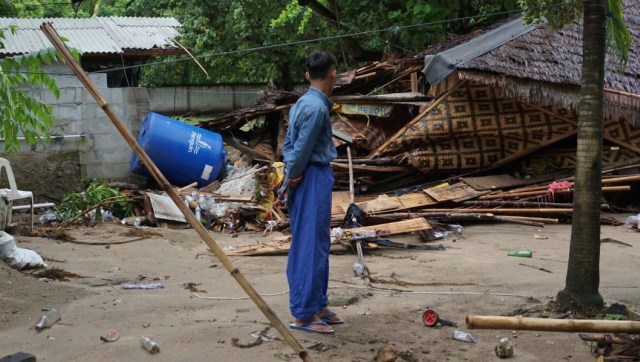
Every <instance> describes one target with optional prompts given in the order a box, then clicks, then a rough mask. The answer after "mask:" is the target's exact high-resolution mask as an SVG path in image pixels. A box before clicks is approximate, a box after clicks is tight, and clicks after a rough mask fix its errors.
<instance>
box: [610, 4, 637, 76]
mask: <svg viewBox="0 0 640 362" xmlns="http://www.w3.org/2000/svg"><path fill="white" fill-rule="evenodd" d="M607 6H608V10H609V16H608V17H607V42H608V46H609V49H610V50H611V52H612V53H613V54H614V56H615V58H616V60H617V61H618V63H619V68H620V69H619V70H620V71H623V70H624V68H626V66H627V61H628V60H629V50H630V49H631V43H632V42H633V38H632V37H631V33H630V32H629V29H628V28H627V25H626V23H625V21H624V14H623V13H622V0H608V1H607Z"/></svg>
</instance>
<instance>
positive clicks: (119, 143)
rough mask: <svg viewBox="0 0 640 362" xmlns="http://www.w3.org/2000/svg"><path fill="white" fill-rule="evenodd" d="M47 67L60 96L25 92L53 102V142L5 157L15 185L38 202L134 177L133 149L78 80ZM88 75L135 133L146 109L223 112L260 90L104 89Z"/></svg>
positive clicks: (100, 77) (102, 80) (103, 80)
mask: <svg viewBox="0 0 640 362" xmlns="http://www.w3.org/2000/svg"><path fill="white" fill-rule="evenodd" d="M47 71H48V72H49V73H50V74H52V75H53V77H54V78H55V79H56V82H57V85H58V88H59V89H60V98H59V99H57V100H56V99H55V97H53V96H52V95H51V94H50V93H49V92H48V91H46V90H42V89H37V90H32V91H31V93H32V94H33V96H34V97H35V98H37V99H39V100H41V101H43V102H45V103H48V104H51V105H52V106H53V113H54V115H55V117H56V124H55V126H54V127H53V129H52V130H51V131H50V132H49V134H50V135H52V136H54V138H53V142H51V143H50V144H48V145H46V146H44V145H43V144H38V145H35V146H28V145H27V144H26V143H24V144H23V146H22V149H21V151H20V153H18V154H16V155H9V156H8V158H9V159H10V161H11V162H12V166H13V168H14V169H15V174H16V180H17V183H18V186H19V187H20V188H22V189H24V190H32V191H34V195H36V197H37V198H39V200H41V201H45V200H47V199H59V198H61V197H62V196H64V194H66V193H68V192H69V191H75V190H79V189H80V180H81V179H82V178H88V179H93V178H100V179H107V180H126V179H131V178H132V177H135V176H134V175H133V174H132V173H131V171H130V161H131V157H132V155H133V151H132V150H131V148H130V147H129V145H128V144H127V143H126V141H125V140H124V138H123V137H122V136H121V135H120V133H119V132H118V131H117V129H116V128H115V126H114V125H113V124H112V122H111V120H109V118H108V117H107V116H106V115H105V113H104V112H103V111H102V109H101V108H100V106H98V104H97V103H96V102H95V101H94V99H93V97H91V95H90V94H89V93H88V92H87V91H86V90H85V89H84V87H83V86H82V84H81V83H80V81H79V80H78V79H77V78H76V77H75V76H74V75H72V74H70V71H69V69H68V68H67V67H66V66H65V65H60V64H52V65H50V66H48V68H47ZM89 78H90V79H91V80H92V81H93V82H94V84H95V85H96V86H97V88H98V89H99V91H100V92H101V93H102V96H103V97H104V98H105V99H106V101H107V102H108V103H109V105H110V106H111V108H112V109H113V111H114V112H115V114H116V115H118V116H119V117H120V119H121V120H122V122H123V123H124V125H125V126H126V127H127V128H128V129H129V130H130V131H131V133H132V134H133V135H134V136H136V137H137V134H138V130H139V129H140V126H141V124H142V121H143V120H144V117H145V116H146V115H147V113H149V112H150V111H153V112H157V113H161V114H166V115H171V114H175V113H181V112H188V111H202V110H209V111H210V112H212V113H217V112H220V113H222V112H227V111H231V110H233V109H238V108H243V107H249V106H252V105H254V104H255V101H256V97H257V94H258V92H259V91H260V90H262V89H263V88H264V86H259V85H255V86H251V85H225V86H216V87H168V88H154V89H146V88H141V87H139V88H108V87H107V76H106V74H103V73H98V74H89ZM2 146H3V145H2V144H0V147H2ZM17 164H20V165H22V166H16V165H17ZM45 165H46V167H45ZM32 166H33V167H32ZM36 171H38V172H36ZM34 175H37V176H35V177H34ZM3 178H4V177H3ZM0 185H2V181H0Z"/></svg>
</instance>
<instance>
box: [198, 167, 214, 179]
mask: <svg viewBox="0 0 640 362" xmlns="http://www.w3.org/2000/svg"><path fill="white" fill-rule="evenodd" d="M211 171H213V166H211V165H205V166H204V169H203V170H202V175H200V178H201V179H203V180H208V179H209V176H211Z"/></svg>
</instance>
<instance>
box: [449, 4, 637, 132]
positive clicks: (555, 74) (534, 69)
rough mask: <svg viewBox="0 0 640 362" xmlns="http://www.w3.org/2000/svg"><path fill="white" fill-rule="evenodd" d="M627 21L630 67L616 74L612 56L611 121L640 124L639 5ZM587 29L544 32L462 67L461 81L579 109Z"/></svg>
mask: <svg viewBox="0 0 640 362" xmlns="http://www.w3.org/2000/svg"><path fill="white" fill-rule="evenodd" d="M625 4H628V5H629V7H628V8H626V9H625V10H624V14H625V20H626V22H627V26H628V28H629V31H630V32H631V34H632V37H633V44H632V47H631V50H630V52H629V62H628V64H627V67H626V69H625V70H624V72H623V73H620V72H618V71H617V69H618V67H617V62H616V59H615V58H614V57H613V56H610V55H608V56H607V71H606V75H605V88H606V89H607V92H606V100H607V103H608V104H607V106H606V107H605V111H606V113H607V116H610V117H613V118H616V119H618V118H621V119H626V120H627V121H632V122H633V123H636V124H637V123H640V6H631V5H633V4H632V3H631V2H630V1H629V0H626V1H625ZM581 67H582V26H581V25H580V24H577V23H575V24H573V25H571V26H568V27H566V28H564V29H562V30H554V29H550V28H548V27H540V28H538V29H535V30H533V31H531V32H529V33H527V34H525V35H522V36H520V37H518V38H516V39H513V40H511V41H509V42H507V43H505V44H503V45H502V46H500V47H498V48H496V49H494V50H492V51H490V52H488V53H486V54H484V55H481V56H479V57H477V58H474V59H472V60H470V61H467V62H465V63H463V64H460V65H458V69H459V73H458V74H459V76H460V77H461V78H462V79H468V80H472V81H474V82H479V83H483V84H491V85H496V86H498V87H500V88H501V89H502V91H503V92H504V93H505V96H509V97H515V98H518V99H520V100H523V101H529V102H533V103H539V104H545V105H551V106H557V107H573V108H577V106H578V100H579V91H580V81H581V73H582V68H581Z"/></svg>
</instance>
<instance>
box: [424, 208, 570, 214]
mask: <svg viewBox="0 0 640 362" xmlns="http://www.w3.org/2000/svg"><path fill="white" fill-rule="evenodd" d="M418 212H460V213H462V212H473V213H486V212H490V213H492V214H571V213H573V209H569V208H557V209H554V208H551V209H543V208H539V209H538V208H535V209H534V208H528V209H513V208H509V209H507V208H504V209H421V210H418Z"/></svg>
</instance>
